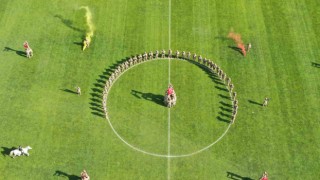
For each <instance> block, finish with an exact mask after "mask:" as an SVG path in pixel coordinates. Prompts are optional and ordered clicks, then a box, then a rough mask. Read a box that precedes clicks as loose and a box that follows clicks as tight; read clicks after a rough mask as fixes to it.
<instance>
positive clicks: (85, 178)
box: [80, 170, 90, 180]
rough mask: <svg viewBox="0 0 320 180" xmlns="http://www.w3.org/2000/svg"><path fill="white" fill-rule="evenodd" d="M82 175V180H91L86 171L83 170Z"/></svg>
mask: <svg viewBox="0 0 320 180" xmlns="http://www.w3.org/2000/svg"><path fill="white" fill-rule="evenodd" d="M80 175H81V180H90V177H89V175H88V173H87V171H86V170H83V171H82V172H81V174H80Z"/></svg>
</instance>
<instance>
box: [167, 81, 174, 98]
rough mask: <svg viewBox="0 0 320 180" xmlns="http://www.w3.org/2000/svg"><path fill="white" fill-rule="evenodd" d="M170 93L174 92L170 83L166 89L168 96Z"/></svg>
mask: <svg viewBox="0 0 320 180" xmlns="http://www.w3.org/2000/svg"><path fill="white" fill-rule="evenodd" d="M171 94H174V90H173V86H172V85H171V84H170V85H169V87H168V89H167V95H168V96H170V95H171Z"/></svg>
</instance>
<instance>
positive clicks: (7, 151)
mask: <svg viewBox="0 0 320 180" xmlns="http://www.w3.org/2000/svg"><path fill="white" fill-rule="evenodd" d="M1 148H2V151H1V154H2V155H3V156H6V155H7V156H9V155H10V152H11V151H12V150H14V149H18V148H15V147H12V148H7V147H1Z"/></svg>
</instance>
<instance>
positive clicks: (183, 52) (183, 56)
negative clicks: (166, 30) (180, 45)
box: [182, 51, 186, 59]
mask: <svg viewBox="0 0 320 180" xmlns="http://www.w3.org/2000/svg"><path fill="white" fill-rule="evenodd" d="M185 58H186V52H185V51H182V59H185Z"/></svg>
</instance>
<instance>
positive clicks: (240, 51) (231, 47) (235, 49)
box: [228, 46, 243, 55]
mask: <svg viewBox="0 0 320 180" xmlns="http://www.w3.org/2000/svg"><path fill="white" fill-rule="evenodd" d="M228 48H230V49H232V50H234V51H237V52H239V53H240V54H241V55H243V54H242V50H241V49H240V48H238V47H235V46H228Z"/></svg>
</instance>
